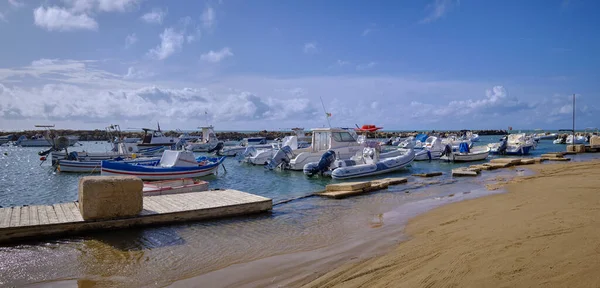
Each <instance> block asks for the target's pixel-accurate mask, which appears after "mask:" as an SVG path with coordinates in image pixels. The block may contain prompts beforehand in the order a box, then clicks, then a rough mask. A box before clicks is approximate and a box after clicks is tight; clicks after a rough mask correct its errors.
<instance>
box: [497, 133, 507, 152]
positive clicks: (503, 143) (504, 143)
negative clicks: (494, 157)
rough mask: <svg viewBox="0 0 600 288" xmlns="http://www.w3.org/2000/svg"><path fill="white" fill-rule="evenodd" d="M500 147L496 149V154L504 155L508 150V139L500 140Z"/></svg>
mask: <svg viewBox="0 0 600 288" xmlns="http://www.w3.org/2000/svg"><path fill="white" fill-rule="evenodd" d="M500 141H501V143H500V147H498V154H506V149H507V148H508V139H507V138H506V137H504V138H502V140H500Z"/></svg>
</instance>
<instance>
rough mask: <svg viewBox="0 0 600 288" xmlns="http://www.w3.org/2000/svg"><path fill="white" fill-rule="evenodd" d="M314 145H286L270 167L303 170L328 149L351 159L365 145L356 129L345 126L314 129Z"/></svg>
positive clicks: (341, 156)
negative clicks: (299, 146)
mask: <svg viewBox="0 0 600 288" xmlns="http://www.w3.org/2000/svg"><path fill="white" fill-rule="evenodd" d="M312 132H313V135H312V145H311V146H309V147H307V148H298V149H292V148H290V147H289V146H284V147H282V148H281V149H279V150H278V151H277V153H276V154H275V155H274V156H273V158H272V159H271V161H270V162H269V164H268V165H267V166H266V167H267V168H269V169H274V168H275V167H282V168H283V169H289V170H296V171H302V169H303V168H304V165H306V164H308V163H310V162H317V161H319V159H321V156H322V155H323V153H325V152H327V151H328V150H333V151H335V153H336V155H337V156H338V157H339V158H340V159H350V157H352V156H354V155H355V154H356V153H357V152H358V151H362V148H363V145H362V143H359V142H358V141H357V140H358V135H357V134H356V132H354V130H351V129H343V128H315V129H312Z"/></svg>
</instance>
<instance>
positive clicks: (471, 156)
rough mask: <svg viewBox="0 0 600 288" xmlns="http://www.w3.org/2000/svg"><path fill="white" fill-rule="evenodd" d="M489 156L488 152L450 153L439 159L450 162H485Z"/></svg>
mask: <svg viewBox="0 0 600 288" xmlns="http://www.w3.org/2000/svg"><path fill="white" fill-rule="evenodd" d="M489 154H490V151H489V150H487V151H481V152H479V151H478V152H472V153H451V154H450V155H444V156H442V157H441V158H440V159H441V160H446V161H452V162H474V161H481V160H485V159H486V158H487V157H488V156H489Z"/></svg>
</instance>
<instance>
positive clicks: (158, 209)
mask: <svg viewBox="0 0 600 288" xmlns="http://www.w3.org/2000/svg"><path fill="white" fill-rule="evenodd" d="M158 197H160V196H153V197H152V199H149V198H150V197H149V198H144V202H148V203H152V205H153V207H154V208H155V210H154V211H156V212H158V213H167V212H169V209H168V208H167V207H165V206H163V205H162V204H161V203H159V202H160V201H157V200H156V199H157V198H158Z"/></svg>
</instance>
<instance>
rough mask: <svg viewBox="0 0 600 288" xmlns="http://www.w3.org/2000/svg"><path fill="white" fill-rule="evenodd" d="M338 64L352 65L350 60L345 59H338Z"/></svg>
mask: <svg viewBox="0 0 600 288" xmlns="http://www.w3.org/2000/svg"><path fill="white" fill-rule="evenodd" d="M337 65H339V66H346V65H350V62H348V61H343V60H337Z"/></svg>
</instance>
